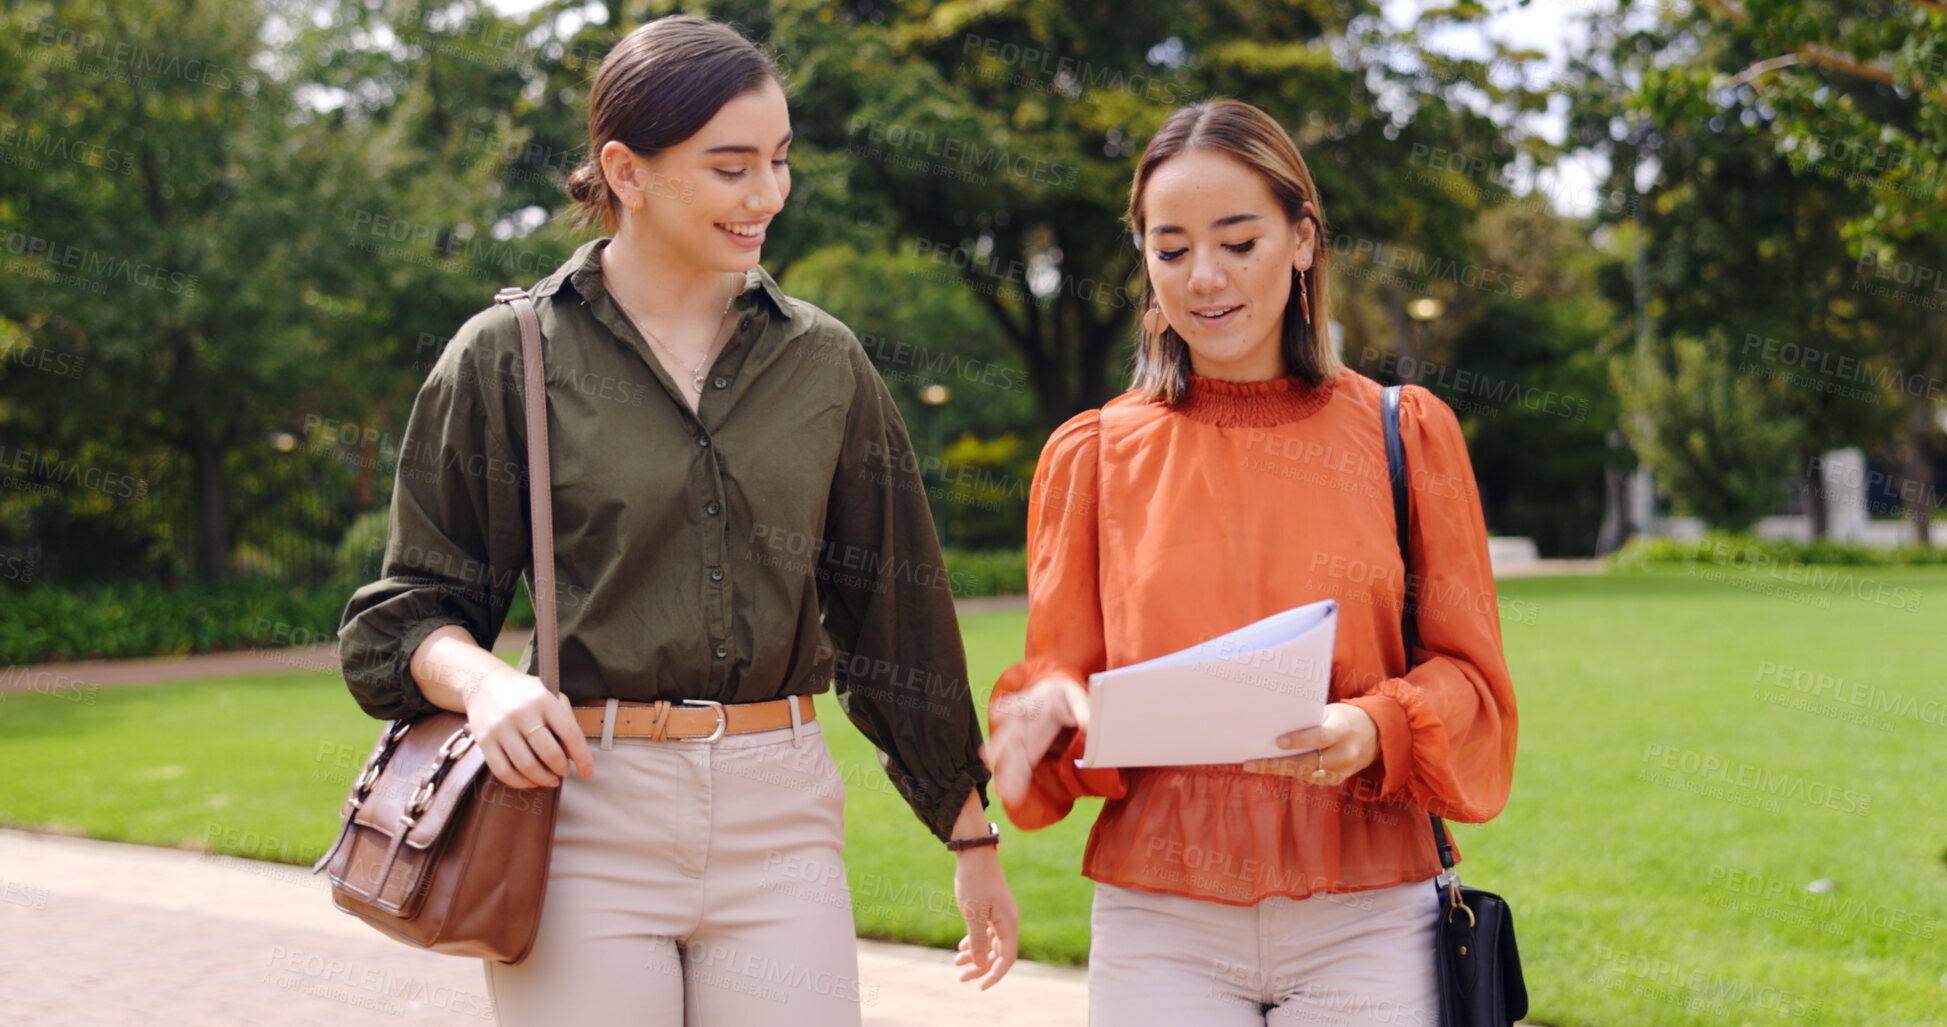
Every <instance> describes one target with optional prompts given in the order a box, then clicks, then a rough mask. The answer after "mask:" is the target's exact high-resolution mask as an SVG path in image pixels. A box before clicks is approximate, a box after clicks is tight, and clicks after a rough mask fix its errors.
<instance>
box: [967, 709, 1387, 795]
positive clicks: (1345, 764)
mask: <svg viewBox="0 0 1947 1027" xmlns="http://www.w3.org/2000/svg"><path fill="white" fill-rule="evenodd" d="M1278 746H1279V748H1283V749H1315V750H1317V751H1316V752H1308V753H1305V754H1303V755H1300V756H1280V757H1278V758H1276V759H1268V760H1246V761H1245V762H1244V769H1245V770H1247V771H1250V772H1251V773H1253V774H1282V775H1284V776H1286V777H1295V778H1297V779H1299V780H1300V781H1303V782H1305V783H1306V784H1311V785H1322V786H1325V787H1332V786H1334V785H1338V784H1342V783H1344V782H1345V780H1346V779H1347V778H1349V777H1351V776H1352V775H1354V774H1356V773H1358V772H1359V771H1361V770H1364V769H1366V768H1367V767H1368V766H1371V765H1372V761H1373V760H1375V759H1378V758H1379V727H1378V726H1377V725H1375V724H1374V723H1373V722H1372V717H1371V715H1370V714H1368V713H1366V711H1364V710H1362V709H1360V708H1358V707H1357V706H1353V705H1351V704H1349V703H1342V702H1335V703H1330V704H1328V705H1327V706H1326V707H1325V722H1324V723H1323V724H1320V725H1318V726H1317V727H1308V728H1305V729H1304V730H1302V731H1293V732H1291V733H1290V734H1288V735H1285V736H1284V737H1282V738H1279V739H1278ZM995 779H996V780H999V775H998V773H996V775H995Z"/></svg>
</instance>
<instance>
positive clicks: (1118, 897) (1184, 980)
mask: <svg viewBox="0 0 1947 1027" xmlns="http://www.w3.org/2000/svg"><path fill="white" fill-rule="evenodd" d="M1438 911H1439V896H1438V895H1437V894H1436V893H1435V891H1434V889H1433V882H1431V881H1413V882H1409V883H1407V884H1401V885H1395V886H1394V887H1391V888H1380V889H1376V890H1373V891H1363V892H1352V893H1349V894H1344V895H1314V896H1312V897H1311V898H1308V899H1289V898H1285V897H1283V896H1280V895H1273V896H1271V897H1269V898H1266V899H1264V900H1263V901H1262V902H1259V903H1258V904H1257V905H1255V906H1228V905H1224V904H1223V903H1220V902H1207V901H1204V900H1202V899H1191V898H1184V897H1183V896H1180V895H1159V894H1156V893H1153V892H1145V891H1137V890H1135V889H1131V888H1119V887H1116V886H1115V885H1111V884H1102V883H1100V882H1097V884H1096V885H1095V906H1094V909H1093V911H1092V914H1091V918H1090V924H1089V929H1090V945H1089V953H1088V1022H1089V1023H1090V1025H1091V1027H1124V1025H1128V1024H1196V1025H1197V1027H1231V1025H1236V1027H1266V1025H1269V1027H1289V1025H1296V1024H1307V1025H1311V1024H1317V1025H1333V1027H1338V1025H1357V1027H1438V1024H1439V1008H1440V1007H1439V998H1438V994H1439V981H1438V979H1437V977H1436V971H1435V969H1434V965H1433V930H1434V917H1436V916H1437V915H1439V912H1438Z"/></svg>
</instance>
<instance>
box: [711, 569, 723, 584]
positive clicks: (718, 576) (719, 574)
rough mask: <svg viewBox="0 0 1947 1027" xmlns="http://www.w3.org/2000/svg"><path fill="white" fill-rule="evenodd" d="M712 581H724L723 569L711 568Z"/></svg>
mask: <svg viewBox="0 0 1947 1027" xmlns="http://www.w3.org/2000/svg"><path fill="white" fill-rule="evenodd" d="M710 580H711V581H722V580H723V568H721V567H712V568H710Z"/></svg>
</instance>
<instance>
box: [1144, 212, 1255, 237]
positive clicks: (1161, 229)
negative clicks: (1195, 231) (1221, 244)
mask: <svg viewBox="0 0 1947 1027" xmlns="http://www.w3.org/2000/svg"><path fill="white" fill-rule="evenodd" d="M1262 220H1264V215H1262V214H1232V215H1230V216H1229V217H1221V218H1218V219H1217V220H1215V221H1212V222H1211V223H1210V227H1212V228H1227V227H1229V226H1231V225H1235V224H1238V223H1239V222H1243V221H1262ZM1181 231H1183V229H1181V228H1178V227H1177V226H1175V225H1157V226H1156V227H1155V228H1152V229H1150V230H1149V234H1150V235H1168V234H1170V233H1171V232H1181Z"/></svg>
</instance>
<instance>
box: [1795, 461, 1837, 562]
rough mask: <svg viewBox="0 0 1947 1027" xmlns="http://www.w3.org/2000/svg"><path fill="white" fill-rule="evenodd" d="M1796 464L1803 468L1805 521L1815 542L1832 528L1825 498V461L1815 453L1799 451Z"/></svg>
mask: <svg viewBox="0 0 1947 1027" xmlns="http://www.w3.org/2000/svg"><path fill="white" fill-rule="evenodd" d="M1798 466H1800V467H1803V468H1804V469H1805V471H1804V476H1805V523H1806V526H1807V527H1809V528H1810V529H1811V535H1812V541H1814V542H1817V541H1819V540H1821V539H1823V538H1825V537H1826V535H1827V533H1829V532H1830V531H1831V530H1832V528H1831V518H1830V517H1829V516H1828V514H1829V509H1830V508H1829V506H1828V505H1827V503H1826V500H1825V461H1824V460H1823V459H1821V458H1820V456H1819V455H1818V454H1816V453H1814V454H1812V455H1810V456H1807V455H1805V454H1803V453H1800V454H1799V459H1798Z"/></svg>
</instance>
